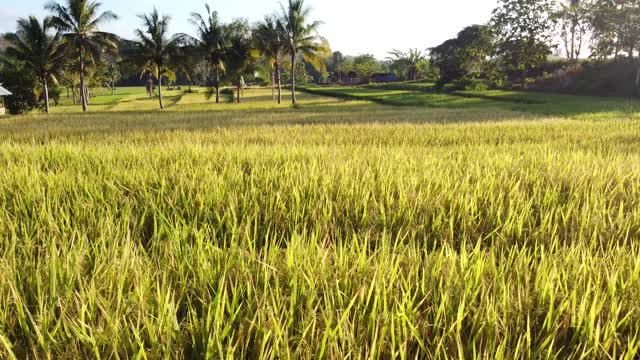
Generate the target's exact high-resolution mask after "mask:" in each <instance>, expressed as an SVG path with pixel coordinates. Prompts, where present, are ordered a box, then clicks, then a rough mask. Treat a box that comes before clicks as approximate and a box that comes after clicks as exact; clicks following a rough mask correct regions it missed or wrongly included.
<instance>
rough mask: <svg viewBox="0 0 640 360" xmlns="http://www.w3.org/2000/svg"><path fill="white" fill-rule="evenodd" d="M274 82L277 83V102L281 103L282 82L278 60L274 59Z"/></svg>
mask: <svg viewBox="0 0 640 360" xmlns="http://www.w3.org/2000/svg"><path fill="white" fill-rule="evenodd" d="M276 82H277V83H278V104H281V103H282V83H281V80H280V61H276Z"/></svg>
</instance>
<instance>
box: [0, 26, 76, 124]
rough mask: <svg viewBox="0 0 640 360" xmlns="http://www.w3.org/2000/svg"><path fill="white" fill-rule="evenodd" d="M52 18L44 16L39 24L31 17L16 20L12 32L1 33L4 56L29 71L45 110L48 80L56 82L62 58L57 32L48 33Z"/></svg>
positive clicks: (63, 58)
mask: <svg viewBox="0 0 640 360" xmlns="http://www.w3.org/2000/svg"><path fill="white" fill-rule="evenodd" d="M53 29H54V27H53V20H52V18H50V17H46V18H44V20H43V21H42V23H40V22H39V21H38V19H37V18H36V17H34V16H31V17H29V18H27V19H20V20H18V29H17V31H16V32H15V33H9V34H6V35H5V36H4V38H5V40H6V41H7V42H8V43H9V47H8V48H7V49H6V55H7V56H10V57H13V58H15V59H16V60H18V61H21V62H23V63H24V64H25V66H26V67H27V68H28V69H29V70H31V71H32V72H33V74H34V75H35V76H36V77H37V78H38V80H39V81H40V83H41V84H42V90H43V97H44V104H45V110H46V112H47V114H48V113H49V86H48V82H49V81H51V82H53V83H54V84H58V80H57V79H56V76H57V75H59V74H60V72H61V71H62V67H63V65H64V61H65V56H64V55H65V54H64V47H63V46H62V45H61V35H60V33H59V32H54V33H53V34H52V30H53Z"/></svg>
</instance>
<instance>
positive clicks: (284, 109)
mask: <svg viewBox="0 0 640 360" xmlns="http://www.w3.org/2000/svg"><path fill="white" fill-rule="evenodd" d="M385 91H386V90H385ZM131 95H134V96H137V95H135V94H131ZM246 95H247V102H246V103H244V104H241V105H239V106H238V105H236V104H221V105H218V106H216V105H213V104H210V103H207V102H205V101H204V100H203V98H202V97H201V96H202V94H200V96H197V95H194V94H189V95H177V96H181V98H180V99H179V100H177V101H174V102H173V103H172V105H171V106H169V107H168V108H167V111H164V112H160V111H158V110H153V109H152V107H151V106H152V104H151V103H147V101H146V100H145V99H139V100H133V101H131V103H126V102H125V100H122V101H118V102H117V103H115V104H109V105H108V106H110V108H111V110H109V111H110V112H95V107H97V105H93V106H92V107H91V109H92V110H93V111H94V112H92V113H90V114H75V113H72V112H71V111H70V110H73V111H75V109H74V108H71V107H69V108H68V109H63V107H62V106H61V107H59V108H57V109H56V111H58V112H62V111H63V110H64V111H65V112H64V113H59V114H53V115H50V116H48V117H46V116H41V115H40V116H36V115H32V116H27V117H21V118H9V119H8V120H6V121H5V120H3V122H2V123H0V165H1V167H2V169H3V171H2V172H0V189H1V190H0V237H1V241H0V358H9V359H11V358H15V359H22V358H27V357H29V358H148V359H157V358H202V359H205V358H396V357H397V358H504V359H512V358H551V359H553V358H557V359H567V358H608V357H611V358H622V359H635V358H637V356H638V354H640V326H639V325H638V324H640V313H639V312H638V309H639V308H640V307H639V305H640V304H639V303H638V299H639V298H640V243H639V242H638V240H639V238H640V225H639V224H640V212H639V211H638V209H639V208H640V206H639V205H640V191H638V189H640V176H639V175H638V172H637V169H638V167H639V166H640V155H639V153H640V141H639V139H640V125H639V124H638V123H637V122H636V121H628V120H620V119H615V118H604V117H602V116H598V117H596V116H593V117H590V118H581V119H576V118H571V117H570V116H562V117H557V118H552V117H546V116H541V115H540V114H538V113H536V112H535V111H534V112H533V113H527V112H524V111H512V110H511V109H507V108H501V107H496V106H495V102H494V101H493V100H488V99H474V101H479V102H481V103H479V104H480V105H479V106H477V107H473V106H471V105H470V104H469V103H463V104H462V105H461V106H460V107H455V108H454V107H453V105H448V106H440V107H414V106H401V107H394V106H388V105H381V104H374V103H370V102H368V101H364V100H359V101H343V100H339V99H335V98H326V97H322V96H318V95H303V96H302V97H301V99H302V101H301V105H300V107H299V108H295V109H294V108H291V107H290V106H288V105H282V106H277V105H273V104H272V103H271V101H270V96H271V95H270V92H268V91H265V90H250V91H248V92H247V93H246ZM128 96H129V95H127V97H125V98H124V99H127V98H128ZM169 96H173V95H172V94H169ZM367 96H375V95H367ZM97 99H98V98H96V100H94V104H95V103H96V102H97ZM459 99H460V100H461V101H466V100H468V99H465V98H459ZM105 111H106V110H105Z"/></svg>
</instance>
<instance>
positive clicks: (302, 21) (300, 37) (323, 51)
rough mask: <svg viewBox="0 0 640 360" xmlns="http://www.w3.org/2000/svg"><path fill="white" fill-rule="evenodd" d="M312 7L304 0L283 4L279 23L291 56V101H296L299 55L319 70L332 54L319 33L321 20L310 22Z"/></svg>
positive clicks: (294, 0)
mask: <svg viewBox="0 0 640 360" xmlns="http://www.w3.org/2000/svg"><path fill="white" fill-rule="evenodd" d="M310 16H311V8H309V7H307V6H306V5H305V2H304V0H288V2H287V6H286V7H285V6H284V5H283V6H282V11H281V13H280V14H279V18H278V24H279V28H280V30H281V33H282V34H284V36H285V40H286V43H287V53H288V54H289V56H290V57H291V61H290V74H291V76H292V78H291V94H292V96H291V101H292V103H293V104H295V103H296V90H295V86H296V72H297V70H296V69H297V65H296V64H297V63H298V61H299V57H302V59H303V60H304V61H305V62H307V63H309V64H311V65H313V66H314V68H316V69H317V70H319V71H324V70H325V66H326V65H325V62H324V60H325V59H326V58H328V57H329V56H330V55H331V50H330V49H329V43H328V42H327V40H326V39H324V38H322V37H321V36H319V35H318V28H319V27H320V25H321V24H322V22H320V21H313V22H310V20H309V17H310Z"/></svg>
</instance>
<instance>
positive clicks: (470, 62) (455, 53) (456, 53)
mask: <svg viewBox="0 0 640 360" xmlns="http://www.w3.org/2000/svg"><path fill="white" fill-rule="evenodd" d="M430 50H431V64H432V66H434V67H437V68H438V70H439V75H440V79H439V80H438V86H440V87H441V86H443V85H445V84H447V83H450V82H454V81H459V80H463V81H470V80H473V79H477V78H479V77H480V76H481V75H482V71H483V70H484V67H485V63H486V61H487V58H488V57H489V55H490V54H491V51H492V35H491V31H490V29H489V27H487V26H485V25H472V26H468V27H466V28H464V29H463V30H462V31H460V32H459V33H458V35H457V36H456V37H455V38H454V39H450V40H447V41H445V42H443V43H442V44H440V45H438V46H436V47H434V48H432V49H430Z"/></svg>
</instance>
